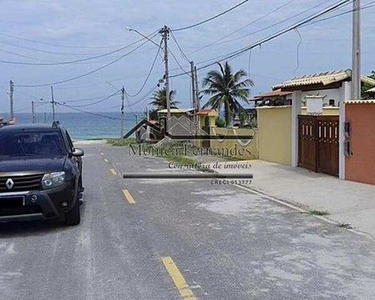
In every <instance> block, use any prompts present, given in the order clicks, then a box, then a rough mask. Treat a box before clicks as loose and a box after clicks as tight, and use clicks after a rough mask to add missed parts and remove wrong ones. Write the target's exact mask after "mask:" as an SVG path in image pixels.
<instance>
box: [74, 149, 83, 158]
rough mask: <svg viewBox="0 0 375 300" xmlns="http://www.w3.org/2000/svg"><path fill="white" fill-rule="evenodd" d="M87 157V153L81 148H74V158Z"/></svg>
mask: <svg viewBox="0 0 375 300" xmlns="http://www.w3.org/2000/svg"><path fill="white" fill-rule="evenodd" d="M84 155H85V152H84V151H83V150H82V149H80V148H74V151H73V153H72V156H74V157H82V156H84Z"/></svg>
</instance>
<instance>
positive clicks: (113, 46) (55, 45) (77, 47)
mask: <svg viewBox="0 0 375 300" xmlns="http://www.w3.org/2000/svg"><path fill="white" fill-rule="evenodd" d="M0 35H1V36H5V37H8V38H13V39H17V40H21V41H27V42H31V43H36V44H41V45H48V46H54V47H61V48H75V49H104V48H117V47H121V46H122V45H111V46H72V45H62V44H54V43H48V42H41V41H37V40H33V39H27V38H23V37H18V36H14V35H10V34H5V33H3V32H0Z"/></svg>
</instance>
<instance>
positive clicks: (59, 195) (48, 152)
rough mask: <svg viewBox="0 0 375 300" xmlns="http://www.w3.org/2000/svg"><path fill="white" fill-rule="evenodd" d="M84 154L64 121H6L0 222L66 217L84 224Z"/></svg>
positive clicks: (0, 134)
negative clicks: (75, 145)
mask: <svg viewBox="0 0 375 300" xmlns="http://www.w3.org/2000/svg"><path fill="white" fill-rule="evenodd" d="M83 154H84V153H83V150H81V149H78V148H74V146H73V143H72V140H71V138H70V136H69V134H68V132H67V131H66V130H65V129H64V128H62V127H60V125H59V123H58V122H54V123H53V124H52V126H47V125H27V126H21V125H7V126H1V125H0V222H5V221H14V220H31V219H48V218H63V219H65V223H66V224H67V225H78V224H79V223H80V219H81V218H80V201H81V198H82V196H83V186H82V158H81V157H82V156H83Z"/></svg>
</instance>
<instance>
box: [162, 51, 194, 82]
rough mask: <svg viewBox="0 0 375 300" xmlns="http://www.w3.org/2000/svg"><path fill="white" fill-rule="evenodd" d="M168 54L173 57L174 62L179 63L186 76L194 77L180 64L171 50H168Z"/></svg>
mask: <svg viewBox="0 0 375 300" xmlns="http://www.w3.org/2000/svg"><path fill="white" fill-rule="evenodd" d="M168 52H169V53H170V54H171V55H172V57H173V59H174V61H175V62H176V63H177V65H178V67H179V68H180V69H181V70H182V71H183V72H184V73H185V74H186V75H189V76H190V77H192V75H191V74H190V72H187V71H186V70H185V69H184V68H183V67H182V66H181V64H180V62H179V61H178V59H177V57H176V56H175V55H174V54H173V52H172V50H171V49H168Z"/></svg>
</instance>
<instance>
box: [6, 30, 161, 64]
mask: <svg viewBox="0 0 375 300" xmlns="http://www.w3.org/2000/svg"><path fill="white" fill-rule="evenodd" d="M155 33H156V32H153V33H151V35H153V34H155ZM143 40H144V38H143V39H139V40H137V41H135V42H133V43H131V44H129V45H126V46H123V47H121V48H119V49H116V50H113V51H110V52H107V53H103V54H100V55H96V56H92V57H87V58H82V59H77V60H70V61H62V62H49V63H30V62H18V61H6V60H0V62H1V63H4V64H14V65H30V66H57V65H67V64H75V63H80V62H85V61H89V60H93V59H97V58H101V57H105V56H109V55H111V54H114V53H117V52H121V51H122V50H125V49H127V48H129V47H131V46H134V45H135V44H138V43H139V42H141V41H143ZM2 51H5V50H2ZM11 54H15V53H11ZM16 55H17V54H16ZM28 58H32V59H35V58H33V57H28Z"/></svg>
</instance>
